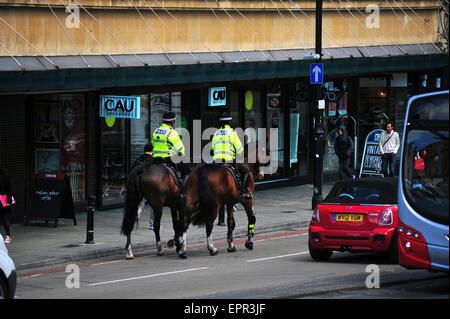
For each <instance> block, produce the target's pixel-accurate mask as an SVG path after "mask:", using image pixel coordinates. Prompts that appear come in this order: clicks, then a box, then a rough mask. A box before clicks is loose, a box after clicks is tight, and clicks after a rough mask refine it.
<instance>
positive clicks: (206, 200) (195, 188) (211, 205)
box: [179, 148, 262, 258]
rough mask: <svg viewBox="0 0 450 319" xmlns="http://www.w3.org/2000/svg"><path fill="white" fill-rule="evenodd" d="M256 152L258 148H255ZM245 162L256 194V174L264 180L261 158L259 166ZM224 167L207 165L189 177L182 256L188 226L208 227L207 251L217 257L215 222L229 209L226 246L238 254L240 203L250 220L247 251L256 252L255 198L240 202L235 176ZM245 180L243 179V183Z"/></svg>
mask: <svg viewBox="0 0 450 319" xmlns="http://www.w3.org/2000/svg"><path fill="white" fill-rule="evenodd" d="M254 149H255V148H254ZM247 158H248V157H246V158H245V165H246V166H247V168H248V169H249V171H250V174H249V175H248V179H247V185H248V190H249V191H250V193H253V191H254V190H255V179H254V177H253V176H254V175H253V174H255V173H256V174H257V177H258V179H260V178H261V176H262V174H261V172H260V163H259V160H258V156H254V157H253V158H255V159H256V161H255V162H256V163H253V164H248V163H247ZM223 165H224V164H205V165H202V166H200V167H198V168H197V169H195V170H194V171H193V172H191V174H190V175H189V178H188V180H187V186H186V203H185V208H184V216H185V219H186V220H185V223H186V224H185V231H184V233H183V237H182V239H180V244H181V249H180V250H179V256H180V257H182V258H184V257H186V231H187V229H188V227H189V224H190V223H191V222H192V224H193V225H198V226H203V225H205V226H206V237H207V247H208V250H209V253H210V255H216V254H217V252H218V250H217V248H215V247H214V245H213V241H212V238H211V233H212V230H213V223H214V220H215V219H216V218H217V215H218V214H219V209H220V208H221V207H222V206H223V205H226V208H227V209H226V211H227V226H228V233H227V242H228V252H233V251H235V250H236V248H235V247H234V244H233V230H234V228H235V225H236V224H235V220H234V211H233V206H234V205H235V204H236V203H239V202H241V203H242V205H243V206H244V209H245V212H246V213H247V217H248V232H247V237H248V239H247V241H246V243H245V247H246V248H247V249H253V236H254V225H255V221H256V218H255V214H254V211H253V198H246V199H242V198H241V192H240V187H239V186H237V185H236V182H235V180H234V178H233V176H232V173H231V172H230V171H229V170H228V169H226V168H225V167H224V166H223ZM243 178H244V176H241V179H243Z"/></svg>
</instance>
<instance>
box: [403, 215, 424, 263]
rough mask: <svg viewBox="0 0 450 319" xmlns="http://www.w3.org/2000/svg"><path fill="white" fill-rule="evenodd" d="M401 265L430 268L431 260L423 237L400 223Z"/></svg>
mask: <svg viewBox="0 0 450 319" xmlns="http://www.w3.org/2000/svg"><path fill="white" fill-rule="evenodd" d="M397 231H398V235H399V241H398V245H399V263H400V265H402V266H405V267H407V268H430V264H431V260H430V255H429V254H428V246H427V244H426V242H425V239H424V237H423V235H422V234H421V233H420V232H419V231H418V230H416V229H414V228H412V227H410V226H407V225H405V224H403V223H402V222H401V221H399V225H398V228H397Z"/></svg>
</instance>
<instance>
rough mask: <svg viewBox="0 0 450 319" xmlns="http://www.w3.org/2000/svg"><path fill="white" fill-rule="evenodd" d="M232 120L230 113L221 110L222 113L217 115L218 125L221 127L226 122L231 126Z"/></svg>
mask: <svg viewBox="0 0 450 319" xmlns="http://www.w3.org/2000/svg"><path fill="white" fill-rule="evenodd" d="M232 121H233V118H232V117H231V115H230V113H228V112H223V113H222V114H220V117H219V126H220V127H222V126H224V125H226V124H228V125H230V126H231V123H232Z"/></svg>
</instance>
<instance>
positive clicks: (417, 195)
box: [403, 95, 449, 225]
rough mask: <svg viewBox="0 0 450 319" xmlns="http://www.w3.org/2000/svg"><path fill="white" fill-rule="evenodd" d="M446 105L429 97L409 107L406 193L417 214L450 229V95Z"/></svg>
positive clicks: (405, 155)
mask: <svg viewBox="0 0 450 319" xmlns="http://www.w3.org/2000/svg"><path fill="white" fill-rule="evenodd" d="M443 101H445V99H443V98H441V97H433V96H430V97H428V98H426V99H420V100H418V101H415V102H413V103H412V104H411V106H410V110H411V111H410V117H409V118H410V121H409V123H408V124H407V125H408V126H407V129H406V135H405V138H404V141H405V145H404V150H403V160H404V164H403V190H404V193H405V197H406V199H407V201H408V202H409V204H410V205H411V206H412V207H413V208H414V210H415V211H416V212H419V213H420V214H421V215H422V216H423V217H425V218H427V219H429V220H431V221H434V222H437V223H439V224H443V225H448V224H449V213H448V212H449V203H448V198H449V195H448V191H449V189H448V179H449V167H448V166H449V157H448V142H449V133H448V126H449V124H448V118H449V112H448V95H447V100H446V102H443ZM414 103H416V104H414Z"/></svg>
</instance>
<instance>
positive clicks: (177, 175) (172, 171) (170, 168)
mask: <svg viewBox="0 0 450 319" xmlns="http://www.w3.org/2000/svg"><path fill="white" fill-rule="evenodd" d="M156 159H157V160H154V161H153V163H155V164H159V165H161V166H162V167H164V168H165V169H166V170H167V171H168V172H169V174H170V175H172V177H173V180H174V181H175V184H177V186H178V187H180V188H182V187H183V184H184V182H185V181H184V180H183V179H182V177H181V173H180V172H179V171H178V170H177V168H176V167H175V166H173V165H170V164H169V163H167V162H166V161H165V160H163V159H162V158H158V157H157V158H156Z"/></svg>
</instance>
